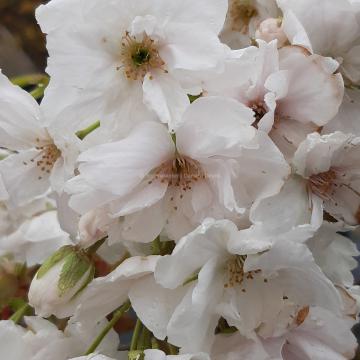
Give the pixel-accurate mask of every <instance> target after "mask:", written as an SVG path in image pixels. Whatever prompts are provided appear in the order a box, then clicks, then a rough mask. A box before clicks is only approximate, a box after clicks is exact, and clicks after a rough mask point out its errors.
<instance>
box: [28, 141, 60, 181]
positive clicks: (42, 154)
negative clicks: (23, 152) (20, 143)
mask: <svg viewBox="0 0 360 360" xmlns="http://www.w3.org/2000/svg"><path fill="white" fill-rule="evenodd" d="M36 142H37V143H40V139H36ZM35 149H36V150H38V151H39V153H38V154H37V155H36V156H35V157H34V158H32V159H31V160H30V162H32V163H35V164H36V167H37V168H38V169H39V170H40V172H41V173H44V175H46V174H50V172H51V170H52V168H53V167H54V164H55V162H56V160H57V159H58V158H59V157H60V156H61V151H60V150H59V149H58V148H57V147H56V145H55V144H54V143H50V144H45V145H40V144H39V145H37V146H36V147H35ZM24 165H28V163H27V162H24ZM42 178H43V176H42V175H40V176H39V177H38V179H39V180H41V179H42Z"/></svg>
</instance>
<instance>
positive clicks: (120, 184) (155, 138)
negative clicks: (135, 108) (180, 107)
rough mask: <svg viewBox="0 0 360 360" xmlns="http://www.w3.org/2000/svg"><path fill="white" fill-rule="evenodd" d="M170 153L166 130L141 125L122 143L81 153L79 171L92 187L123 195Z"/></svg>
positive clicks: (169, 155) (171, 150) (149, 123)
mask: <svg viewBox="0 0 360 360" xmlns="http://www.w3.org/2000/svg"><path fill="white" fill-rule="evenodd" d="M173 152H174V144H173V142H172V140H171V137H170V135H169V133H168V131H167V129H166V128H165V127H164V126H163V125H160V124H157V123H152V122H144V123H142V124H140V125H139V126H138V127H137V128H136V129H134V130H133V131H132V133H131V134H130V135H129V136H128V137H127V138H125V139H124V140H121V141H118V142H115V143H110V144H104V145H99V146H96V147H94V148H92V149H90V150H88V151H85V152H84V153H82V154H81V155H80V156H79V161H80V162H82V163H81V164H80V166H79V170H80V174H81V176H82V177H83V178H85V179H86V181H87V182H88V183H89V184H91V185H92V186H94V188H96V189H98V190H104V191H108V192H112V193H114V194H116V195H118V196H124V195H127V194H128V193H129V192H130V191H131V190H133V189H134V188H135V186H136V185H138V184H139V183H140V182H141V181H142V179H143V178H144V177H145V176H146V175H147V174H148V173H149V172H150V171H151V170H152V169H154V168H155V167H157V166H159V165H160V164H162V163H163V162H165V161H166V160H168V159H169V158H170V157H171V156H172V155H173ZM104 174H106V176H104Z"/></svg>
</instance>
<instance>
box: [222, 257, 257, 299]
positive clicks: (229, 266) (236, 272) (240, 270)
mask: <svg viewBox="0 0 360 360" xmlns="http://www.w3.org/2000/svg"><path fill="white" fill-rule="evenodd" d="M245 260H246V255H235V256H233V257H232V258H231V259H229V260H228V262H227V263H226V269H225V272H226V281H225V284H224V287H225V288H232V287H234V286H235V285H240V284H241V283H242V282H243V281H244V279H247V280H252V279H253V278H254V276H255V275H256V274H258V273H260V272H261V270H254V271H248V272H244V264H245ZM241 291H242V292H246V289H242V290H241Z"/></svg>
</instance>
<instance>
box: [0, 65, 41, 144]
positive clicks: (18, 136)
mask: <svg viewBox="0 0 360 360" xmlns="http://www.w3.org/2000/svg"><path fill="white" fill-rule="evenodd" d="M0 108H1V112H0V141H1V145H2V146H4V147H7V148H9V149H11V150H21V149H27V148H31V147H33V146H35V143H36V138H39V139H44V138H45V139H47V138H48V136H47V134H46V131H45V129H44V128H42V121H43V120H42V115H41V113H40V109H39V105H38V104H37V102H36V101H35V100H34V98H33V97H32V96H31V95H30V94H28V93H27V92H26V91H25V90H22V89H21V88H19V87H18V86H15V85H13V84H12V83H11V82H10V80H9V79H7V77H6V76H5V75H3V74H2V73H1V71H0Z"/></svg>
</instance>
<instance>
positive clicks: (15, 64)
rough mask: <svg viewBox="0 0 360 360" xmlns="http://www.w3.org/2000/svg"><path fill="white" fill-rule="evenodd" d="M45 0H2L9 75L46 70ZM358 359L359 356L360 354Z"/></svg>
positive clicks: (357, 236) (0, 42) (125, 326)
mask: <svg viewBox="0 0 360 360" xmlns="http://www.w3.org/2000/svg"><path fill="white" fill-rule="evenodd" d="M130 1H131V0H130ZM300 1H301V0H300ZM45 2H46V1H45V0H0V69H2V71H3V73H4V74H6V75H7V76H8V77H14V76H21V75H26V74H36V73H43V72H44V71H45V67H46V58H47V52H46V48H45V37H44V35H43V34H42V33H41V31H40V29H39V27H38V25H37V23H36V20H35V16H34V12H35V9H36V7H37V6H39V5H40V4H41V3H45ZM0 146H1V145H0ZM347 235H348V236H349V237H351V238H352V239H353V240H354V241H357V242H358V243H359V242H360V241H358V240H360V231H359V230H358V231H357V232H354V233H351V234H347ZM359 261H360V259H359ZM354 275H355V279H356V283H357V284H360V267H359V268H358V269H356V270H355V271H354ZM117 325H118V326H117V330H118V332H119V333H120V334H121V335H122V340H123V343H127V342H128V341H129V333H128V331H129V329H131V328H132V327H133V319H132V318H131V317H128V318H127V319H125V321H123V323H119V324H117ZM354 332H355V333H356V335H357V336H358V339H360V324H359V325H358V326H356V327H355V329H354ZM357 359H359V360H360V354H359V355H358V357H357ZM314 360H316V359H314Z"/></svg>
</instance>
